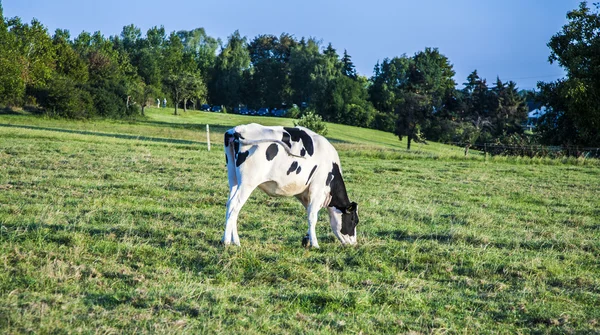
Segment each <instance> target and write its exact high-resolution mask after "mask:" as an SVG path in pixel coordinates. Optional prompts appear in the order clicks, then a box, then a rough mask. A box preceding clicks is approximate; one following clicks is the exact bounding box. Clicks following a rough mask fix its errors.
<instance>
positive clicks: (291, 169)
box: [287, 161, 298, 175]
mask: <svg viewBox="0 0 600 335" xmlns="http://www.w3.org/2000/svg"><path fill="white" fill-rule="evenodd" d="M296 169H298V162H296V161H294V162H293V163H292V165H291V166H290V168H289V169H288V170H287V174H288V175H289V174H290V173H292V172H294V171H296Z"/></svg>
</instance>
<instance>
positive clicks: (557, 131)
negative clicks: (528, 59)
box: [538, 1, 600, 145]
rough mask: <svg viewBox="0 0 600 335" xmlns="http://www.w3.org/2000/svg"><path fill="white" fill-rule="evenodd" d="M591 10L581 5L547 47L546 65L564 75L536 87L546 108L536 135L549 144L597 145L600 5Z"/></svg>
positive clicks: (583, 3) (598, 135) (599, 118)
mask: <svg viewBox="0 0 600 335" xmlns="http://www.w3.org/2000/svg"><path fill="white" fill-rule="evenodd" d="M595 7H596V10H595V11H594V10H592V9H591V8H590V7H588V4H587V1H583V2H581V4H580V6H579V8H578V9H575V10H573V11H570V12H568V13H567V19H568V23H567V24H566V25H565V26H563V28H562V30H561V31H560V32H558V33H557V34H556V35H554V36H553V37H552V38H551V39H550V42H549V43H548V46H549V47H550V49H551V53H550V57H549V61H550V62H551V63H554V62H557V63H558V64H559V65H560V66H561V67H562V68H563V69H564V70H565V71H566V72H567V77H566V79H564V80H559V81H557V82H555V83H549V84H544V83H540V84H538V87H539V88H540V90H541V91H542V93H543V94H542V100H543V102H544V104H545V105H546V106H547V107H548V113H546V115H544V116H543V117H542V122H543V123H544V124H545V125H544V126H543V127H541V128H540V131H542V135H543V138H544V139H546V140H550V139H551V140H552V144H582V145H600V131H598V129H600V104H599V103H598V101H600V13H599V9H600V4H595ZM559 97H560V98H559ZM561 128H562V129H561Z"/></svg>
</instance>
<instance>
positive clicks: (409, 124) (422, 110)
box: [394, 91, 431, 150]
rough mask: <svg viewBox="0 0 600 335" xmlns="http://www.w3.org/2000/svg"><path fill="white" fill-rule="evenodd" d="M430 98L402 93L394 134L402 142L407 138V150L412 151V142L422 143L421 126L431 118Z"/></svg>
mask: <svg viewBox="0 0 600 335" xmlns="http://www.w3.org/2000/svg"><path fill="white" fill-rule="evenodd" d="M430 99H431V98H430V97H429V96H427V95H424V94H420V93H415V92H410V91H406V92H402V98H401V102H400V104H398V106H397V108H396V112H397V115H398V118H397V121H396V129H395V130H394V134H396V135H397V136H398V138H399V139H400V140H402V138H403V137H404V136H406V138H407V142H406V143H407V144H406V149H407V150H410V145H411V142H412V141H417V142H422V141H423V138H422V137H421V126H422V125H423V123H424V122H425V121H426V120H427V119H428V118H429V117H430V116H431V101H430Z"/></svg>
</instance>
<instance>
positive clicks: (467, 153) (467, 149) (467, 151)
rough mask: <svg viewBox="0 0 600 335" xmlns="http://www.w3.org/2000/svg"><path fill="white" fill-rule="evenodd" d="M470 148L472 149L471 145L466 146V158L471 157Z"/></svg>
mask: <svg viewBox="0 0 600 335" xmlns="http://www.w3.org/2000/svg"><path fill="white" fill-rule="evenodd" d="M470 147H471V145H470V144H467V145H466V146H465V157H467V156H469V148H470Z"/></svg>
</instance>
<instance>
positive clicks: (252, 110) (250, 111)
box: [248, 109, 256, 115]
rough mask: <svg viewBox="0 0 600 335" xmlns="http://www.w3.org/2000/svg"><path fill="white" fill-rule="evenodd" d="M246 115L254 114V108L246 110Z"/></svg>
mask: <svg viewBox="0 0 600 335" xmlns="http://www.w3.org/2000/svg"><path fill="white" fill-rule="evenodd" d="M248 115H256V110H255V109H250V110H248Z"/></svg>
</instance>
